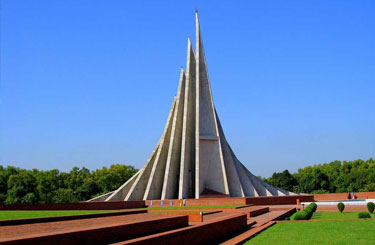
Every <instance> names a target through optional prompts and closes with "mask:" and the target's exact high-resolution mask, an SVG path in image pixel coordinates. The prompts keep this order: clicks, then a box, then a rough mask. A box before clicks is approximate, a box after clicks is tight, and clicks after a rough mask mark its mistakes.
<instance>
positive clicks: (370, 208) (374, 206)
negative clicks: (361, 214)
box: [367, 202, 375, 213]
mask: <svg viewBox="0 0 375 245" xmlns="http://www.w3.org/2000/svg"><path fill="white" fill-rule="evenodd" d="M367 209H368V211H369V212H370V213H373V212H374V209H375V203H373V202H368V203H367Z"/></svg>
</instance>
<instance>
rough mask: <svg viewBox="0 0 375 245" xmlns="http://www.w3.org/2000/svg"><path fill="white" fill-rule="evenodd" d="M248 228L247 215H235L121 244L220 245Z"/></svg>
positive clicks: (118, 244)
mask: <svg viewBox="0 0 375 245" xmlns="http://www.w3.org/2000/svg"><path fill="white" fill-rule="evenodd" d="M246 226H247V218H246V214H235V215H233V216H230V217H225V218H222V219H217V220H214V221H210V222H207V223H202V224H198V225H194V226H189V227H186V228H182V229H178V230H174V231H167V232H163V233H160V234H155V235H150V236H146V237H142V238H136V239H132V240H128V241H124V242H119V243H116V245H120V244H145V245H148V244H154V245H155V244H160V245H161V244H163V245H164V244H179V245H182V244H218V243H219V242H221V241H222V240H223V239H225V238H226V237H228V236H230V235H233V234H235V233H237V232H240V231H241V230H243V229H245V228H246Z"/></svg>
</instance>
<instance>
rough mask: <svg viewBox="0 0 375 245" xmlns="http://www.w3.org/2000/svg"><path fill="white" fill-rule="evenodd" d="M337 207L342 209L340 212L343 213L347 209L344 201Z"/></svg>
mask: <svg viewBox="0 0 375 245" xmlns="http://www.w3.org/2000/svg"><path fill="white" fill-rule="evenodd" d="M337 209H338V210H339V211H340V213H342V212H343V211H344V209H345V204H343V203H342V202H339V203H338V204H337Z"/></svg>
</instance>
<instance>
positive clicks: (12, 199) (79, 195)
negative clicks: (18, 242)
mask: <svg viewBox="0 0 375 245" xmlns="http://www.w3.org/2000/svg"><path fill="white" fill-rule="evenodd" d="M137 171H138V170H137V169H135V168H134V167H133V166H130V165H122V164H113V165H111V166H110V167H109V168H106V167H103V168H102V169H97V170H95V171H90V170H89V169H87V168H85V167H83V168H78V167H73V169H72V170H71V171H69V172H60V171H59V170H57V169H52V170H47V171H44V170H37V169H32V170H26V169H21V168H17V167H12V166H7V167H4V166H2V165H0V203H5V204H14V203H67V202H78V201H85V200H88V199H90V198H93V197H95V196H98V195H101V194H103V193H107V192H110V191H113V190H115V189H117V188H118V187H120V186H121V185H122V184H123V183H124V182H125V181H127V180H128V179H129V178H130V177H131V176H133V175H134V174H135V173H136V172H137Z"/></svg>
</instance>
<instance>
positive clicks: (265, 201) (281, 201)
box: [246, 195, 314, 205]
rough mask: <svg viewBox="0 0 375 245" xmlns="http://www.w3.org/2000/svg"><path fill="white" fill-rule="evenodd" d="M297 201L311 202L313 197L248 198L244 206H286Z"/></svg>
mask: <svg viewBox="0 0 375 245" xmlns="http://www.w3.org/2000/svg"><path fill="white" fill-rule="evenodd" d="M297 199H299V201H300V202H313V201H314V196H313V195H294V196H276V197H275V196H271V197H248V198H246V204H253V205H286V204H297Z"/></svg>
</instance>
